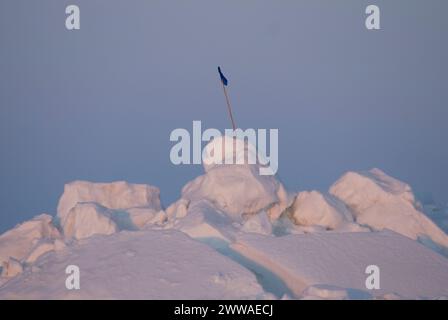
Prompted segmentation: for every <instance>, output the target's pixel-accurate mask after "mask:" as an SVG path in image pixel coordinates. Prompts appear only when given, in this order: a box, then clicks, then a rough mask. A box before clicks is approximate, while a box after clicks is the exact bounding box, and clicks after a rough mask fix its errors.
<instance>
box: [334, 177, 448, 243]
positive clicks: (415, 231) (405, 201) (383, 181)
mask: <svg viewBox="0 0 448 320" xmlns="http://www.w3.org/2000/svg"><path fill="white" fill-rule="evenodd" d="M330 193H331V194H332V195H334V196H335V197H337V198H339V199H340V200H342V201H343V202H345V203H346V204H347V206H348V207H349V208H350V209H351V210H352V212H353V214H354V215H355V217H356V222H358V223H359V224H363V225H367V226H369V227H371V228H373V229H375V230H383V229H390V230H393V231H395V232H398V233H400V234H402V235H405V236H407V237H409V238H411V239H415V240H417V239H421V240H423V241H425V240H427V239H430V240H432V241H433V242H434V243H436V244H438V245H440V246H443V247H448V236H447V235H446V234H445V233H444V232H443V231H442V230H441V229H440V228H439V227H438V226H437V225H436V224H435V223H434V222H432V221H431V220H430V219H429V218H428V217H427V216H426V215H425V214H424V213H422V212H420V211H418V210H417V207H416V201H415V197H414V194H413V193H412V190H411V187H410V186H409V185H407V184H405V183H403V182H401V181H399V180H397V179H394V178H392V177H390V176H388V175H386V174H385V173H384V172H382V171H381V170H379V169H372V170H370V171H368V172H360V173H357V172H348V173H346V174H345V175H344V176H342V177H341V178H340V179H339V180H338V181H337V182H336V183H335V184H334V185H333V186H332V187H331V188H330Z"/></svg>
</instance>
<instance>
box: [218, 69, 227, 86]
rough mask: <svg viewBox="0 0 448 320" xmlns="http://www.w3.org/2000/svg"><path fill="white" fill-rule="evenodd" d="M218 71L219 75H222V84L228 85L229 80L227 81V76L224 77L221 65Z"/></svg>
mask: <svg viewBox="0 0 448 320" xmlns="http://www.w3.org/2000/svg"><path fill="white" fill-rule="evenodd" d="M218 72H219V76H220V77H221V81H222V84H223V85H225V86H227V83H228V81H227V79H226V77H224V75H223V74H222V72H221V67H218Z"/></svg>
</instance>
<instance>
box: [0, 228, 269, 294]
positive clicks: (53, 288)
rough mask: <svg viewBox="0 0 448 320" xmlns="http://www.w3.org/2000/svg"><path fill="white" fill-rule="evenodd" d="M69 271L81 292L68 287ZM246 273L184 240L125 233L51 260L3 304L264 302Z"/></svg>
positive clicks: (14, 283) (4, 290)
mask: <svg viewBox="0 0 448 320" xmlns="http://www.w3.org/2000/svg"><path fill="white" fill-rule="evenodd" d="M68 265H77V266H78V267H79V268H80V271H81V278H80V287H81V289H80V290H67V289H66V287H65V280H66V277H67V275H66V273H65V269H66V267H67V266H68ZM269 297H270V295H267V294H265V293H264V291H263V289H262V288H261V286H260V285H259V284H258V282H257V280H256V278H255V276H254V275H253V274H252V273H251V272H249V271H248V270H247V269H245V268H243V267H242V266H240V265H238V264H237V263H235V262H233V261H232V260H230V259H228V258H227V257H225V256H223V255H221V254H219V253H217V252H216V251H214V250H213V249H211V248H209V247H208V246H206V245H204V244H201V243H199V242H197V241H194V240H192V239H191V238H189V237H188V236H186V235H185V234H183V233H181V232H178V231H174V230H170V231H154V230H146V231H135V232H130V231H124V232H120V233H118V234H113V235H110V236H95V237H92V238H91V239H89V241H84V242H80V243H78V244H76V245H73V246H71V247H67V248H66V249H64V250H63V251H61V252H59V253H57V254H49V255H46V256H44V257H42V259H39V261H38V262H37V263H36V264H35V265H34V268H32V269H31V268H29V269H27V270H25V271H24V272H23V273H22V274H20V275H18V276H17V277H15V278H13V279H11V280H10V281H8V282H7V283H6V284H4V285H3V286H2V287H0V299H15V298H21V299H249V298H251V299H262V298H269Z"/></svg>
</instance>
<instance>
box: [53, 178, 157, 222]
mask: <svg viewBox="0 0 448 320" xmlns="http://www.w3.org/2000/svg"><path fill="white" fill-rule="evenodd" d="M82 202H95V203H98V204H99V205H101V206H103V207H105V208H108V209H116V210H126V209H130V208H136V207H139V208H151V209H153V210H155V211H160V210H161V206H160V192H159V189H158V188H156V187H153V186H150V185H146V184H131V183H127V182H125V181H118V182H112V183H93V182H88V181H74V182H71V183H68V184H66V185H65V186H64V193H63V194H62V196H61V198H60V199H59V204H58V210H57V211H58V217H59V218H60V219H61V221H64V220H65V218H66V216H67V214H68V213H69V211H70V210H71V209H72V208H73V207H74V206H76V204H77V203H82Z"/></svg>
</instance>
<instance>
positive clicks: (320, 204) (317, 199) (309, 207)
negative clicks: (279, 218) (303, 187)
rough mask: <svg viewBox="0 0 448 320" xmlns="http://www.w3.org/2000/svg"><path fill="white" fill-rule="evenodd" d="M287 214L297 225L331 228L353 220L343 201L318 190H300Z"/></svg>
mask: <svg viewBox="0 0 448 320" xmlns="http://www.w3.org/2000/svg"><path fill="white" fill-rule="evenodd" d="M289 216H290V218H291V220H292V221H293V222H294V223H295V224H297V225H302V226H321V227H323V228H326V229H331V230H333V229H337V228H339V227H342V226H344V225H346V224H348V223H352V222H353V217H352V214H351V212H350V210H349V209H348V208H347V207H346V206H345V204H344V203H343V202H341V201H340V200H338V199H337V198H334V197H332V196H330V195H323V194H322V193H320V192H318V191H311V192H308V191H303V192H300V193H299V194H298V195H297V197H296V198H295V200H294V202H293V204H292V207H291V208H290V209H289Z"/></svg>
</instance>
